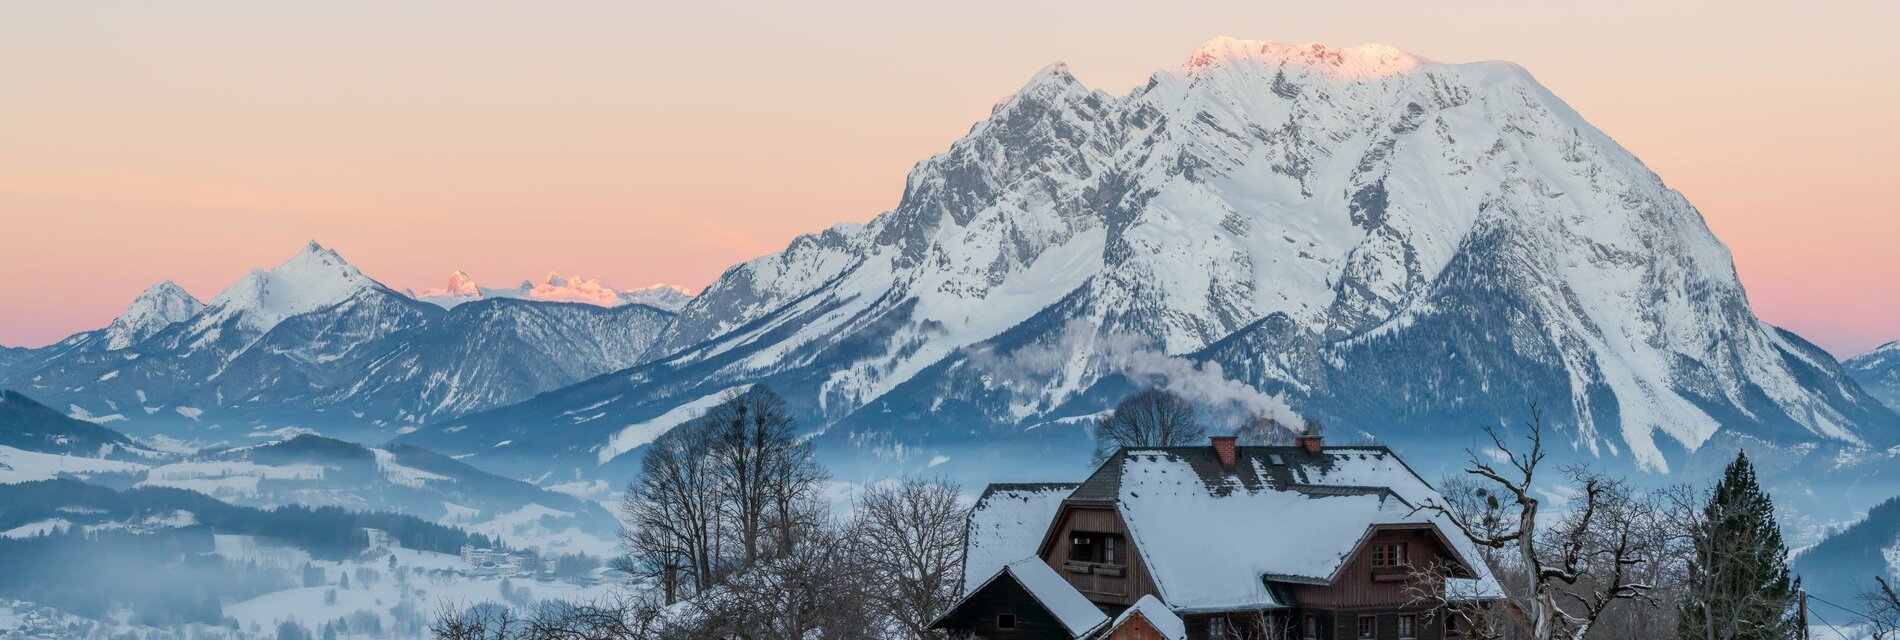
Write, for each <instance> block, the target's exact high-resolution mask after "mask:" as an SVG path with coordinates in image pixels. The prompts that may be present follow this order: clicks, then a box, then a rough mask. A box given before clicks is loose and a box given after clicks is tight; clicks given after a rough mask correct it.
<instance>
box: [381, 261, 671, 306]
mask: <svg viewBox="0 0 1900 640" xmlns="http://www.w3.org/2000/svg"><path fill="white" fill-rule="evenodd" d="M414 295H415V298H416V299H417V300H421V301H424V302H428V303H431V304H435V305H438V306H441V307H443V308H445V309H450V308H454V307H455V306H456V305H459V304H462V303H465V302H472V301H475V300H489V299H494V298H514V299H526V300H544V301H552V302H582V303H586V304H593V305H599V306H603V307H612V306H618V305H623V304H643V305H647V306H649V307H654V308H657V309H662V310H665V311H673V312H677V311H679V310H680V308H682V307H684V306H686V303H687V302H691V301H692V299H693V292H692V290H690V289H687V288H685V287H680V286H675V285H670V284H654V285H649V286H646V287H643V288H639V289H624V290H622V289H614V288H612V287H608V286H606V285H603V284H601V283H600V281H599V280H595V279H590V278H583V277H580V276H565V275H561V274H560V273H558V272H549V273H548V275H547V277H546V278H543V279H542V280H541V282H540V283H539V284H537V283H534V282H531V281H527V280H523V281H522V282H521V284H520V285H519V286H516V287H513V288H505V289H491V288H488V287H484V286H481V285H479V284H476V282H475V280H474V279H473V278H470V277H469V275H468V274H466V273H463V272H462V271H460V270H457V271H455V272H452V273H450V274H449V282H448V285H447V286H444V287H442V288H439V289H424V290H422V291H419V292H416V293H415V294H414Z"/></svg>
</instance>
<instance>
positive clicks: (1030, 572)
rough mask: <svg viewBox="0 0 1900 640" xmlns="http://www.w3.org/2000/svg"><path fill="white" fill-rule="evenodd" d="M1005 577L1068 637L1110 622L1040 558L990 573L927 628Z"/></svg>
mask: <svg viewBox="0 0 1900 640" xmlns="http://www.w3.org/2000/svg"><path fill="white" fill-rule="evenodd" d="M1005 578H1007V579H1010V580H1014V581H1015V582H1016V584H1018V585H1022V588H1023V590H1024V591H1028V592H1029V595H1030V597H1032V598H1035V600H1036V604H1039V605H1042V608H1043V609H1045V610H1047V611H1048V612H1049V614H1050V615H1052V616H1054V617H1055V619H1056V621H1057V622H1060V623H1061V624H1062V627H1063V628H1064V629H1066V630H1068V632H1069V635H1070V636H1072V637H1076V638H1080V637H1083V636H1086V635H1088V634H1091V633H1094V632H1095V631H1096V630H1097V629H1100V628H1102V626H1103V625H1106V624H1108V622H1109V620H1108V615H1107V614H1104V613H1102V610H1101V609H1098V608H1096V606H1095V603H1093V602H1089V599H1088V598H1087V597H1086V596H1083V595H1082V592H1080V591H1076V590H1075V587H1074V586H1073V585H1070V584H1069V581H1068V580H1064V579H1063V578H1062V576H1060V575H1057V574H1056V570H1055V569H1051V568H1049V565H1048V564H1045V563H1043V561H1042V558H1038V557H1035V556H1030V557H1027V558H1023V559H1021V560H1017V561H1015V562H1011V563H1009V564H1007V565H1004V566H1003V568H1002V569H1001V570H998V571H997V572H996V573H994V574H991V575H990V577H989V578H988V579H986V580H984V581H983V582H982V583H980V584H978V585H977V586H976V588H974V589H970V590H969V592H968V593H965V594H963V597H962V598H959V599H958V600H957V602H956V604H953V605H950V608H948V609H945V610H944V613H943V615H941V616H938V618H937V619H936V620H934V621H932V622H931V623H930V628H932V629H935V628H937V625H938V624H940V623H942V622H943V620H944V617H946V616H949V615H950V614H951V613H952V612H955V611H956V610H957V609H959V608H961V607H962V606H963V603H964V601H966V600H969V599H970V596H972V595H975V594H976V593H977V592H979V591H982V590H983V588H984V587H987V586H989V585H990V584H992V583H994V582H996V581H997V580H1001V579H1005Z"/></svg>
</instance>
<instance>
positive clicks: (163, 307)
mask: <svg viewBox="0 0 1900 640" xmlns="http://www.w3.org/2000/svg"><path fill="white" fill-rule="evenodd" d="M204 306H205V305H204V303H203V302H199V301H198V299H197V298H194V297H192V296H191V294H190V293H189V292H186V291H185V288H184V287H180V286H178V285H177V284H176V283H173V282H172V281H170V280H165V281H161V282H159V283H158V284H155V285H152V286H151V287H150V288H148V289H146V290H145V292H144V293H141V294H139V297H138V299H136V300H133V301H132V305H131V306H129V307H126V309H125V313H121V314H119V317H117V318H113V320H112V324H110V325H107V326H106V333H105V339H106V348H107V349H113V350H117V349H124V348H126V347H130V346H132V345H134V344H138V343H139V342H141V341H144V340H145V339H146V338H150V337H152V335H153V334H156V333H158V332H160V331H163V330H165V328H166V327H170V326H172V325H174V324H178V323H180V322H184V321H185V320H186V319H188V318H190V317H191V316H193V315H195V314H197V313H198V311H199V310H200V309H203V308H204Z"/></svg>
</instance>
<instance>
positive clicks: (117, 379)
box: [0, 242, 672, 442]
mask: <svg viewBox="0 0 1900 640" xmlns="http://www.w3.org/2000/svg"><path fill="white" fill-rule="evenodd" d="M576 281H577V282H578V279H577V280H576ZM469 284H470V285H471V286H472V284H473V283H472V281H470V282H469ZM671 319H672V314H671V313H669V312H667V311H664V310H662V309H658V308H654V307H652V306H647V305H642V304H624V305H620V306H615V307H601V306H596V305H589V304H575V303H565V302H547V301H540V300H500V299H498V300H484V301H479V302H477V303H471V304H464V305H458V306H456V308H455V309H453V310H449V311H444V310H443V309H442V308H441V307H439V306H436V305H431V304H426V303H423V302H419V301H417V300H415V299H413V298H411V297H409V296H407V295H404V294H402V293H399V292H396V291H394V290H391V289H389V288H388V287H385V286H383V285H382V284H380V283H378V282H376V281H375V280H372V279H370V278H369V277H368V276H365V275H363V274H362V272H361V271H359V270H358V269H357V268H356V267H354V266H352V265H350V264H349V263H348V262H347V261H345V260H344V259H343V258H342V256H340V255H338V254H337V253H336V252H335V251H333V250H330V249H327V248H325V247H323V246H322V245H319V244H317V243H315V242H312V243H310V244H308V245H306V246H305V247H304V248H303V249H302V250H300V251H299V252H298V253H297V254H296V255H294V256H292V257H291V258H290V259H289V260H287V261H285V262H284V263H283V264H281V265H279V266H277V267H275V268H272V269H269V270H255V271H252V272H250V273H249V274H247V275H246V276H244V277H243V278H242V279H240V280H239V281H238V282H237V283H236V284H234V285H232V286H231V287H230V288H228V289H226V290H225V291H223V292H221V293H219V294H218V295H217V296H216V297H215V298H213V300H212V302H211V303H210V304H208V305H200V304H198V303H197V301H196V300H195V299H192V298H191V297H190V295H189V294H187V293H185V292H184V290H183V289H181V288H179V287H177V285H175V284H171V283H169V282H166V283H160V284H158V285H155V286H153V287H152V288H151V289H150V290H148V291H147V292H146V293H145V294H144V295H142V296H140V298H139V299H138V300H137V301H135V302H134V303H133V304H132V305H131V307H130V308H129V309H128V310H127V311H126V313H125V314H123V315H122V316H121V317H120V318H119V319H118V320H115V321H114V323H113V324H112V326H110V327H107V328H106V329H101V330H95V331H89V332H83V333H80V334H76V335H74V336H72V337H70V338H68V339H66V340H64V341H61V342H60V343H58V344H55V345H51V346H49V347H45V348H42V349H33V350H16V351H10V352H9V353H8V354H7V355H8V359H7V361H5V362H0V388H15V389H19V390H21V391H25V392H28V393H31V394H33V395H35V396H36V397H40V398H44V399H45V400H47V401H48V402H50V403H52V404H53V405H54V406H61V407H68V408H69V409H68V411H69V413H71V414H72V415H73V416H75V417H79V418H84V419H87V420H94V421H99V422H113V423H119V422H121V421H123V422H124V423H125V424H123V425H120V426H122V427H124V428H126V429H129V430H133V431H137V432H142V434H141V435H166V436H170V437H176V438H178V439H180V440H184V441H192V440H195V439H199V438H212V440H210V441H213V442H215V441H216V439H217V437H231V436H230V435H219V433H220V432H217V430H218V429H221V428H223V427H225V426H227V424H228V423H235V424H234V425H233V426H247V425H248V426H250V427H252V428H255V429H259V430H262V431H264V432H271V431H274V430H276V429H279V428H281V427H285V426H287V425H288V426H298V427H316V428H318V429H321V430H322V432H324V433H327V434H340V435H349V436H361V437H369V438H372V439H375V440H381V439H383V438H387V437H388V436H389V435H390V432H394V431H398V430H401V429H404V428H413V425H416V424H420V423H425V422H428V421H430V420H435V419H440V418H444V417H449V416H453V415H459V414H461V413H465V412H467V411H471V410H475V409H481V408H487V407H491V406H498V405H501V404H507V403H511V402H517V401H520V400H524V399H526V398H528V397H530V396H532V395H533V394H535V393H539V392H542V391H548V390H551V389H555V388H559V387H561V386H564V385H567V384H572V383H574V382H578V381H580V380H584V379H587V378H589V377H592V376H595V375H599V374H602V373H606V372H609V371H613V370H616V369H621V368H625V367H628V366H632V365H633V364H635V363H636V362H638V359H639V358H640V356H641V355H642V354H644V353H645V352H646V351H647V347H648V346H649V345H650V344H651V343H652V341H653V339H654V338H656V337H657V336H658V335H659V333H660V331H661V330H662V328H664V326H665V325H666V324H667V323H669V322H670V321H671ZM214 436H216V437H214Z"/></svg>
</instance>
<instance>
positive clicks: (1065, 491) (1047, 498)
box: [963, 483, 1076, 594]
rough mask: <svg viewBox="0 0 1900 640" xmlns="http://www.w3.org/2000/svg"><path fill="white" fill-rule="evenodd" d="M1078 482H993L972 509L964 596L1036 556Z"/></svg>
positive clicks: (966, 552)
mask: <svg viewBox="0 0 1900 640" xmlns="http://www.w3.org/2000/svg"><path fill="white" fill-rule="evenodd" d="M1075 487H1076V485H1075V484H1074V483H1066V484H1065V483H1033V484H993V485H990V486H989V488H988V489H986V490H984V491H983V495H982V497H979V498H977V500H976V506H974V507H972V508H971V511H970V521H969V529H967V530H966V532H965V535H966V536H967V537H966V538H965V540H964V556H963V593H965V594H968V593H971V592H973V591H975V590H976V588H977V587H978V586H981V585H982V584H983V581H985V580H987V579H988V578H989V577H990V576H993V575H996V572H997V571H1000V570H1002V568H1003V566H1004V565H1007V564H1009V563H1011V562H1015V561H1016V560H1019V559H1022V558H1023V557H1026V556H1033V555H1036V548H1037V547H1038V546H1040V545H1041V544H1042V537H1043V534H1044V533H1045V532H1047V531H1048V529H1049V522H1050V521H1051V520H1054V519H1055V515H1056V509H1057V508H1058V507H1060V506H1062V500H1063V498H1066V497H1068V496H1069V492H1070V491H1073V490H1074V489H1075Z"/></svg>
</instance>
